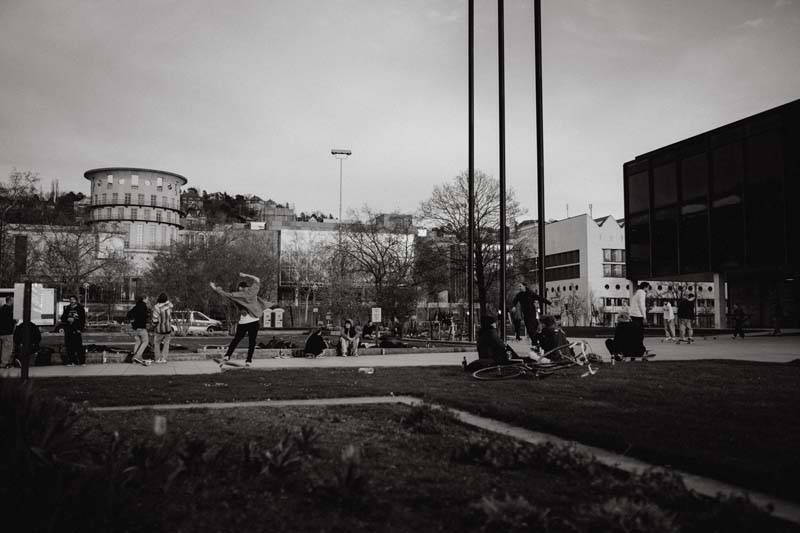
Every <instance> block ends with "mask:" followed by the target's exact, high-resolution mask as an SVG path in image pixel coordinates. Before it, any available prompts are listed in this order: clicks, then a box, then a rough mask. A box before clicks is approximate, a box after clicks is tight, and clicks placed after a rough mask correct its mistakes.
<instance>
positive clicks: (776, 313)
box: [772, 294, 783, 336]
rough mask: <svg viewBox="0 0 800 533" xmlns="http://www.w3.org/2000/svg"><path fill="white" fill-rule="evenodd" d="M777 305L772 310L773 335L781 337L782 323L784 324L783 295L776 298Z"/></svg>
mask: <svg viewBox="0 0 800 533" xmlns="http://www.w3.org/2000/svg"><path fill="white" fill-rule="evenodd" d="M775 298H776V301H775V305H774V306H773V308H772V335H776V336H780V334H781V322H783V307H782V306H781V295H780V294H778V295H776V296H775Z"/></svg>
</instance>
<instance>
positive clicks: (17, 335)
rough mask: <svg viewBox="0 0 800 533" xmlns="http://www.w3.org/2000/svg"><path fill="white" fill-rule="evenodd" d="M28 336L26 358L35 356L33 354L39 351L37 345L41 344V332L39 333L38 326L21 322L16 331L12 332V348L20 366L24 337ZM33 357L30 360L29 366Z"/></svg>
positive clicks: (28, 322) (29, 322)
mask: <svg viewBox="0 0 800 533" xmlns="http://www.w3.org/2000/svg"><path fill="white" fill-rule="evenodd" d="M26 333H27V335H28V342H29V345H28V348H29V350H28V356H35V354H36V353H37V352H38V351H39V345H40V344H41V342H42V332H41V331H39V326H37V325H36V324H34V323H33V322H31V321H30V320H28V321H27V322H22V323H21V324H19V325H18V326H17V327H16V329H15V330H14V348H15V350H16V354H17V359H16V361H17V364H19V365H20V366H22V365H21V364H20V363H19V360H20V359H21V356H22V354H23V352H24V350H25V335H26ZM34 360H35V357H34V358H33V359H31V360H30V361H31V363H30V364H31V365H32V364H33V361H34Z"/></svg>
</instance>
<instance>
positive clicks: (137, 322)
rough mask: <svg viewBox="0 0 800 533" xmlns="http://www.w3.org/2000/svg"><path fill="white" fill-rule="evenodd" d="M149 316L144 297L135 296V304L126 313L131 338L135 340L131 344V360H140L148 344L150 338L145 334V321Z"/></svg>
mask: <svg viewBox="0 0 800 533" xmlns="http://www.w3.org/2000/svg"><path fill="white" fill-rule="evenodd" d="M149 314H150V311H149V309H147V304H146V303H144V297H142V296H137V297H136V304H135V305H134V306H133V307H132V308H131V309H130V311H128V320H129V321H130V323H131V328H132V329H133V338H134V339H135V340H134V343H133V352H131V358H132V359H134V358H138V359H142V356H143V355H144V351H145V350H146V349H147V345H148V344H149V342H150V337H149V335H148V334H147V320H148V318H149Z"/></svg>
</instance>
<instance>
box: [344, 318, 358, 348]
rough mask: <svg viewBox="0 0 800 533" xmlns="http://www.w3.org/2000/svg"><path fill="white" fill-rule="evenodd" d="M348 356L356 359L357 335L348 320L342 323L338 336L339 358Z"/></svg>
mask: <svg viewBox="0 0 800 533" xmlns="http://www.w3.org/2000/svg"><path fill="white" fill-rule="evenodd" d="M348 355H351V356H353V357H358V333H357V332H356V328H355V327H354V326H353V322H352V321H351V320H350V319H349V318H348V319H347V320H345V321H344V327H343V328H342V334H341V335H340V336H339V356H340V357H347V356H348Z"/></svg>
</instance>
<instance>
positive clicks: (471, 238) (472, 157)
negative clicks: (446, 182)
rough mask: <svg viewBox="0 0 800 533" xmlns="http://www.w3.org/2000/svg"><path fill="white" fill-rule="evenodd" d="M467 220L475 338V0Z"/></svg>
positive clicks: (469, 290) (472, 6)
mask: <svg viewBox="0 0 800 533" xmlns="http://www.w3.org/2000/svg"><path fill="white" fill-rule="evenodd" d="M468 12H469V16H468V18H469V31H468V32H467V33H468V34H469V37H468V41H469V45H468V46H469V69H468V70H469V176H468V177H467V179H468V181H469V200H468V202H469V221H468V222H467V226H468V228H469V229H468V233H467V302H468V303H467V309H468V311H467V313H469V314H468V315H467V327H468V328H469V341H470V342H473V341H474V340H475V316H474V315H475V305H474V302H475V0H469V8H468Z"/></svg>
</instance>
